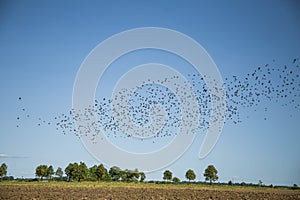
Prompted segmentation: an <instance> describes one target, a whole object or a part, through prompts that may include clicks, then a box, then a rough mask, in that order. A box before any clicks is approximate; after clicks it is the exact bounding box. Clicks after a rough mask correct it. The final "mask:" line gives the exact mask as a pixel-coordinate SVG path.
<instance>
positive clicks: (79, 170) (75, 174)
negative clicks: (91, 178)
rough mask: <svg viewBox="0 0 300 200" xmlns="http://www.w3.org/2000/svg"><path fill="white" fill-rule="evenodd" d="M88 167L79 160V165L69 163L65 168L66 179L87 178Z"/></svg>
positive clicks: (79, 179)
mask: <svg viewBox="0 0 300 200" xmlns="http://www.w3.org/2000/svg"><path fill="white" fill-rule="evenodd" d="M88 172H89V170H88V168H87V166H86V164H85V163H84V162H80V163H79V165H78V163H76V162H75V163H70V164H69V165H68V166H67V167H66V169H65V173H66V175H67V177H68V181H72V180H73V181H78V182H80V181H82V180H85V179H87V176H88Z"/></svg>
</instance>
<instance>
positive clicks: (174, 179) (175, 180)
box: [172, 177, 180, 183]
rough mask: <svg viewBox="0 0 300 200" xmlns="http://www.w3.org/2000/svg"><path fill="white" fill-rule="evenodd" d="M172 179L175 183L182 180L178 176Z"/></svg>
mask: <svg viewBox="0 0 300 200" xmlns="http://www.w3.org/2000/svg"><path fill="white" fill-rule="evenodd" d="M172 181H173V182H174V183H179V182H180V179H179V178H177V177H174V178H173V179H172Z"/></svg>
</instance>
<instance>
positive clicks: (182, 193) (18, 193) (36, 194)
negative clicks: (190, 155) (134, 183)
mask: <svg viewBox="0 0 300 200" xmlns="http://www.w3.org/2000/svg"><path fill="white" fill-rule="evenodd" d="M2 199H3V200H8V199H31V200H37V199H55V200H56V199H66V200H69V199H76V200H77V199H103V200H104V199H107V200H109V199H124V200H127V199H128V200H134V199H139V200H142V199H145V200H148V199H149V200H150V199H151V200H152V199H153V200H154V199H155V200H160V199H234V200H236V199H237V200H238V199H241V200H247V199H272V200H273V199H292V200H297V199H300V192H299V191H292V190H224V189H222V190H220V189H163V188H158V189H156V188H125V187H122V188H84V187H82V188H68V187H46V186H45V187H41V186H0V200H2Z"/></svg>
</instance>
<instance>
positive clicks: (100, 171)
mask: <svg viewBox="0 0 300 200" xmlns="http://www.w3.org/2000/svg"><path fill="white" fill-rule="evenodd" d="M94 173H95V175H96V177H97V180H98V181H101V180H105V179H107V177H108V172H107V169H106V168H105V167H104V166H103V164H100V165H99V166H98V167H96V169H95V172H94Z"/></svg>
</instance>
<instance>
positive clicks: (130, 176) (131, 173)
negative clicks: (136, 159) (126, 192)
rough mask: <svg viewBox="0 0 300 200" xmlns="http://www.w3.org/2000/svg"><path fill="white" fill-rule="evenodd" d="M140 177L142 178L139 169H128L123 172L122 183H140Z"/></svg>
mask: <svg viewBox="0 0 300 200" xmlns="http://www.w3.org/2000/svg"><path fill="white" fill-rule="evenodd" d="M139 177H140V173H139V170H138V169H135V170H129V169H126V170H124V171H123V172H122V176H121V179H122V181H127V182H130V181H135V182H136V181H138V178H139Z"/></svg>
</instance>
